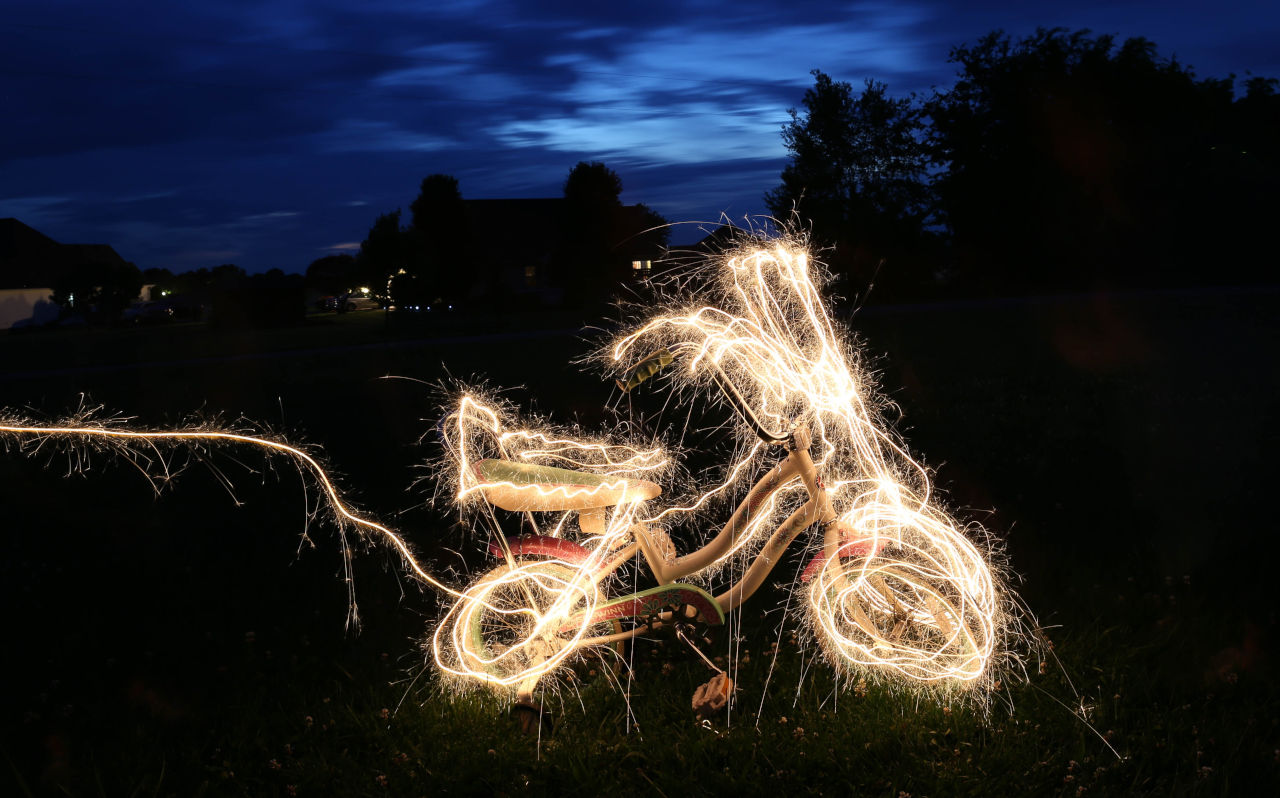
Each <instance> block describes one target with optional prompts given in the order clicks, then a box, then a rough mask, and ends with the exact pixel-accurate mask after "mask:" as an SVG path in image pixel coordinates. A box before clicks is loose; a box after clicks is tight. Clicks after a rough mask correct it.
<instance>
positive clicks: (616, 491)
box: [0, 239, 1015, 702]
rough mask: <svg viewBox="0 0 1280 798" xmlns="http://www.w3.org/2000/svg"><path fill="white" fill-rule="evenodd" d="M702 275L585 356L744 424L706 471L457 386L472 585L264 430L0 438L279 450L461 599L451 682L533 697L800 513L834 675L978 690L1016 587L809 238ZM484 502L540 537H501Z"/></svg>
mask: <svg viewBox="0 0 1280 798" xmlns="http://www.w3.org/2000/svg"><path fill="white" fill-rule="evenodd" d="M695 276H700V277H708V278H709V279H707V280H706V281H705V287H704V288H701V289H698V291H697V293H695V292H694V291H693V290H692V289H690V286H691V285H694V284H695V283H694V282H693V281H686V282H681V283H679V284H678V286H677V290H676V291H674V292H673V293H672V294H671V295H670V296H669V298H668V299H667V300H665V301H663V302H659V303H658V306H659V307H660V308H661V309H660V310H659V311H657V312H656V313H654V314H653V315H651V316H650V317H649V318H648V319H647V320H645V321H643V322H642V323H640V324H639V325H637V326H636V327H635V328H633V329H631V330H630V331H628V332H625V333H624V334H622V335H620V336H619V337H618V338H617V339H615V340H614V341H613V342H611V343H610V344H609V345H608V346H607V347H605V349H604V350H602V352H601V353H600V355H599V356H598V358H599V359H600V360H601V361H603V362H605V363H606V365H607V367H608V368H609V369H611V370H614V371H617V372H620V373H621V376H622V378H621V379H620V380H619V386H620V387H621V388H622V389H623V390H624V391H627V390H631V389H632V388H635V387H636V386H637V385H639V384H640V383H642V382H644V381H645V380H647V379H650V378H654V379H656V380H665V381H667V384H668V385H669V387H670V388H671V389H672V390H673V392H674V395H675V396H677V397H679V398H681V399H683V400H685V401H688V402H693V401H699V400H701V401H709V402H710V403H712V404H715V403H723V404H727V405H728V406H729V407H730V408H731V409H732V410H733V411H734V412H735V415H734V418H736V419H737V423H736V424H735V425H734V427H733V430H734V432H733V433H732V435H731V437H732V438H733V441H732V444H733V447H734V448H733V452H734V454H733V455H732V456H730V457H728V458H727V462H726V463H725V465H724V467H723V469H722V470H721V471H720V472H719V473H720V477H719V478H718V479H710V480H707V481H706V482H704V483H702V482H697V481H694V480H693V479H691V478H688V477H684V478H680V477H679V476H677V466H676V464H675V458H674V457H673V456H671V455H670V454H669V451H670V450H671V448H672V447H670V446H661V445H657V444H656V443H655V442H654V441H652V440H642V439H640V438H639V437H638V436H634V435H633V436H630V439H629V438H628V435H627V434H626V433H627V432H628V428H626V427H624V428H623V429H622V430H621V431H620V432H618V433H616V434H614V435H612V436H607V437H605V436H602V437H587V436H583V435H581V434H580V433H579V432H578V431H577V430H570V429H556V428H553V427H552V426H550V425H548V424H545V423H540V422H530V421H528V420H525V419H522V418H520V417H519V416H518V414H517V413H516V412H515V411H514V409H513V408H511V407H509V406H508V405H507V404H505V403H503V402H500V401H498V400H496V399H494V398H492V397H489V396H486V395H485V394H484V393H483V392H481V391H478V390H461V391H459V392H458V396H457V397H456V401H455V402H454V404H453V407H452V409H451V410H450V412H449V413H448V415H447V416H446V417H445V418H444V419H443V420H442V422H441V423H440V425H439V427H438V429H439V432H440V437H441V439H442V442H443V444H444V448H445V450H446V463H445V465H444V466H443V467H442V468H441V469H440V473H439V475H438V477H439V479H438V482H437V492H436V498H437V499H438V500H443V501H447V502H449V503H451V504H453V505H454V506H456V507H457V509H458V511H459V512H460V513H461V514H462V516H463V519H464V521H465V522H467V526H468V528H470V529H471V530H473V532H475V531H481V530H484V529H488V531H489V533H490V534H489V535H488V540H487V541H486V542H487V545H488V547H489V548H490V550H491V551H493V552H494V553H496V554H497V555H499V556H500V558H501V562H500V563H498V564H497V565H496V567H494V568H493V569H492V570H490V571H489V572H487V573H484V574H482V575H481V576H479V577H478V578H476V579H474V580H473V581H472V582H471V583H470V584H469V585H467V586H465V587H456V586H453V585H451V584H448V583H446V582H445V581H444V580H442V579H440V578H438V577H436V576H434V575H432V574H431V573H430V572H429V571H428V570H427V569H426V568H425V567H424V566H423V565H422V564H421V563H420V562H419V561H418V560H417V558H416V557H415V555H414V553H413V551H412V549H411V547H410V546H409V544H408V543H407V541H406V539H405V538H404V536H402V535H401V534H400V533H398V532H395V531H393V530H392V529H391V528H389V527H387V526H384V525H382V524H379V523H377V522H376V521H373V520H370V519H368V518H366V517H363V516H361V515H359V514H357V513H356V512H354V511H353V510H352V509H351V508H350V507H349V506H348V504H347V503H346V502H345V501H344V500H343V498H342V497H341V495H340V493H339V491H338V489H337V488H336V487H335V485H334V482H333V479H332V478H331V477H330V475H329V474H328V472H327V471H326V470H325V468H324V467H323V466H322V465H321V463H320V461H319V460H318V459H317V458H316V457H315V456H313V455H312V454H310V453H308V452H307V451H306V450H304V449H302V448H300V447H297V446H294V445H291V444H289V443H286V442H285V441H283V440H279V439H277V438H274V437H271V436H266V435H252V434H246V433H243V432H236V431H233V430H227V429H218V428H213V427H210V426H203V427H198V428H192V429H185V430H182V429H179V430H156V429H151V430H146V429H129V428H127V427H124V426H122V425H119V424H112V423H105V422H97V423H94V422H91V421H89V420H85V419H72V420H71V421H68V422H67V423H64V424H36V423H30V422H27V421H25V420H23V419H19V418H3V417H0V436H4V437H8V438H9V439H12V440H15V441H17V442H18V443H19V445H20V447H22V448H25V449H27V450H31V449H38V448H39V447H40V446H41V445H43V444H44V443H46V442H54V443H60V444H62V445H64V446H67V447H68V448H69V449H71V450H74V449H75V447H77V446H81V445H97V446H106V447H114V449H113V451H114V452H115V453H117V454H119V455H122V456H124V457H125V458H126V459H128V460H129V461H130V462H133V463H134V464H135V465H138V466H139V467H140V468H141V469H142V470H143V471H144V472H146V468H145V467H144V464H143V463H142V462H141V461H142V460H143V459H144V458H143V455H141V454H140V452H141V451H142V447H151V448H152V449H155V450H157V451H158V448H157V447H166V446H168V447H182V446H189V447H208V446H214V445H235V446H252V447H257V448H261V449H264V450H267V451H269V452H271V453H274V454H278V455H283V456H285V457H287V458H289V459H291V460H292V461H293V462H294V463H295V464H296V465H297V467H298V468H299V469H300V470H301V471H303V472H305V473H307V474H310V476H311V477H312V478H313V479H314V481H315V482H316V484H317V485H318V486H319V487H320V488H321V494H322V495H323V497H324V499H325V501H326V502H327V504H328V506H329V507H330V508H331V509H332V511H333V516H334V518H335V519H336V521H337V522H338V525H339V530H340V532H342V531H343V530H346V529H354V530H356V531H358V532H359V533H360V534H362V535H364V536H366V537H367V538H369V539H373V540H376V541H378V542H380V543H382V544H384V545H387V546H389V547H391V548H392V549H394V550H395V551H396V552H397V553H398V554H399V556H400V558H401V561H402V562H403V563H404V565H405V568H406V570H407V571H408V572H409V573H410V574H411V575H412V576H413V577H414V578H416V579H417V580H419V581H420V582H421V583H423V584H424V585H427V586H429V587H431V588H433V589H435V590H438V591H440V592H441V593H443V594H445V595H448V596H450V597H452V598H453V599H454V603H453V604H452V606H451V607H450V608H449V609H448V610H447V611H446V612H445V613H444V615H443V617H442V618H441V620H440V621H439V623H438V624H437V625H436V626H435V628H434V630H433V631H432V633H431V635H430V639H429V642H428V644H427V648H428V650H429V651H430V655H431V658H432V660H433V661H434V663H435V665H436V668H437V670H438V671H439V672H440V673H441V674H443V675H445V676H446V677H447V678H449V679H451V680H453V681H454V682H455V683H456V684H458V685H459V686H460V687H467V686H481V685H483V686H489V687H491V688H494V689H498V690H505V691H507V692H508V694H510V695H514V697H515V699H516V700H517V702H528V701H529V700H530V698H531V696H532V694H533V691H534V689H535V688H536V687H538V686H539V685H540V684H546V683H548V682H551V681H552V680H553V679H554V676H555V674H556V672H557V671H559V670H560V669H561V668H562V667H563V666H564V665H565V664H566V663H568V662H569V661H570V660H571V659H572V658H573V657H575V656H577V655H581V654H583V653H586V652H591V651H603V650H605V649H607V648H608V647H609V646H611V645H614V644H620V643H621V641H624V640H626V639H628V638H632V637H635V636H637V635H639V634H641V633H642V632H645V631H647V630H652V629H657V628H660V627H662V626H663V625H672V624H678V623H684V622H687V621H693V620H697V621H701V622H704V623H708V624H711V625H715V624H718V623H723V622H724V618H725V615H726V613H730V612H731V611H732V610H733V609H734V608H736V607H737V606H738V605H739V604H740V603H742V602H743V601H744V600H746V599H747V598H748V597H749V596H750V595H751V594H752V593H753V592H754V591H755V590H756V589H757V588H758V587H759V586H760V585H761V583H762V582H763V581H764V580H765V578H766V577H767V575H768V574H769V572H770V570H771V569H772V568H773V566H774V564H775V563H776V562H777V561H778V560H779V559H780V557H781V554H782V552H783V550H785V549H786V547H787V546H788V545H789V544H790V543H791V542H792V541H793V540H795V539H796V537H798V536H799V535H800V534H801V533H803V532H804V531H805V530H806V529H815V530H820V532H821V534H819V535H814V536H813V537H814V538H815V539H816V540H814V541H813V542H812V543H811V544H810V550H811V554H812V557H813V559H812V562H811V563H810V565H809V566H808V567H807V568H805V569H804V571H803V573H802V575H801V583H803V584H805V585H806V587H805V588H804V591H805V596H806V601H805V602H804V605H805V619H806V620H805V622H806V624H807V628H808V629H810V630H811V631H812V633H813V637H814V639H816V640H817V641H818V643H819V644H820V645H821V647H822V650H823V652H824V654H825V656H826V658H827V660H828V661H829V662H830V663H831V664H832V665H833V666H834V667H835V668H837V669H838V670H839V671H841V672H842V673H844V674H845V675H849V676H864V675H870V676H873V677H881V678H885V679H891V680H893V681H894V683H896V684H900V685H905V686H914V687H919V688H922V689H925V690H935V691H937V690H941V691H958V690H961V691H966V692H967V694H970V695H979V696H980V695H982V694H983V692H984V688H987V687H989V686H990V685H991V684H992V683H993V682H994V680H995V671H996V670H997V667H998V665H999V662H1000V661H1001V659H1002V657H1004V656H1005V655H1006V654H1007V653H1008V651H1009V649H1010V647H1011V646H1010V644H1011V641H1012V638H1013V636H1014V635H1015V632H1014V631H1013V630H1014V627H1015V621H1014V618H1015V613H1013V612H1012V611H1011V608H1012V607H1013V598H1012V594H1011V593H1010V592H1009V591H1008V590H1007V589H1006V588H1005V587H1004V585H1003V584H1002V582H1001V580H1000V578H999V572H998V570H995V569H993V566H992V561H993V554H992V550H991V545H990V543H989V541H987V540H985V539H984V538H983V533H982V532H981V530H979V529H977V528H976V527H973V528H962V527H961V526H960V525H959V524H958V523H957V522H956V521H955V520H954V519H953V518H952V517H951V516H950V515H948V514H947V512H946V511H945V510H944V509H943V508H942V507H941V506H940V505H939V503H938V501H936V499H935V498H934V496H933V490H932V486H931V481H930V475H929V472H928V471H927V469H925V468H924V467H923V466H921V465H920V464H919V463H917V462H916V461H915V460H914V459H913V458H912V457H911V456H910V454H909V453H908V452H907V450H906V448H905V446H904V445H903V444H902V443H901V442H900V441H899V439H898V438H897V437H896V436H895V435H894V434H893V432H892V431H891V429H890V427H889V425H888V424H886V423H885V422H884V421H883V410H884V406H883V404H882V401H883V400H881V399H879V398H878V395H877V394H876V392H875V390H874V386H873V384H872V382H871V380H870V379H869V378H868V376H867V375H866V373H865V372H864V371H863V370H862V369H861V367H860V365H859V361H858V357H857V352H856V350H855V349H854V347H853V346H852V344H851V343H850V341H849V339H848V337H847V336H846V335H845V334H844V333H843V332H842V331H841V330H840V328H839V326H838V325H837V324H836V323H835V322H834V321H833V320H832V318H831V317H830V315H829V314H828V312H827V309H826V306H825V304H824V301H823V298H822V293H821V286H822V282H823V280H824V279H826V277H825V273H824V272H823V270H822V268H821V266H820V265H819V264H816V263H814V262H813V261H811V260H810V258H809V256H808V254H807V253H806V251H805V249H804V247H803V245H802V242H800V243H796V242H792V241H789V240H776V241H761V240H758V239H756V240H749V241H746V242H745V243H744V245H743V246H741V247H740V248H738V249H736V250H734V251H732V252H730V253H728V254H727V255H726V256H724V257H723V258H721V259H718V260H716V261H714V262H713V263H711V264H709V265H708V266H707V267H705V270H704V271H703V272H702V273H701V274H699V275H695ZM664 366H670V367H671V368H668V369H667V370H666V371H665V372H662V373H661V375H660V374H659V371H660V370H661V369H662V367H664ZM779 447H781V448H783V449H785V455H784V456H783V457H782V458H781V459H780V458H779V457H778V450H779ZM664 485H665V486H667V487H672V486H673V485H674V490H675V493H676V495H675V501H674V502H673V503H672V504H671V505H670V506H668V507H666V508H665V509H664V508H662V507H657V506H654V505H655V500H656V499H657V498H658V497H659V496H660V495H661V493H662V492H663V487H662V486H664ZM731 497H741V504H739V505H738V507H737V509H736V510H734V511H733V513H732V516H731V517H730V518H729V520H728V522H727V523H725V524H724V526H723V528H722V529H721V531H720V532H719V533H717V534H716V535H714V536H713V537H712V538H711V539H710V540H708V541H706V542H705V543H704V544H703V545H702V546H701V547H700V548H698V549H696V550H695V551H692V552H690V553H688V554H685V555H683V556H679V555H678V553H677V551H676V547H675V546H674V544H673V543H672V540H671V535H670V532H671V531H674V530H675V529H676V528H677V527H678V526H681V525H684V526H696V525H698V524H701V523H703V522H705V521H706V520H707V519H708V518H710V516H711V512H712V510H714V509H717V508H720V507H722V506H723V505H724V503H725V501H726V500H727V499H729V498H731ZM495 510H502V511H505V512H507V513H510V514H513V515H514V516H515V517H516V518H517V519H518V520H517V521H516V523H517V525H518V526H519V527H523V528H527V529H528V530H530V531H531V534H524V535H521V536H519V537H510V536H508V535H507V534H506V532H505V531H504V524H503V520H502V519H501V518H500V517H499V516H498V514H497V513H496V512H495ZM342 540H343V547H344V549H343V550H344V554H345V553H346V552H347V551H348V549H347V547H346V544H345V537H342ZM346 556H349V555H346ZM637 559H639V560H642V561H643V562H644V563H646V564H647V565H648V567H649V570H650V572H651V573H652V575H653V577H654V578H655V580H656V581H657V583H658V585H657V587H652V588H649V589H647V590H640V591H638V592H631V591H634V590H635V588H634V587H631V586H627V587H625V588H624V586H623V584H622V582H623V580H622V578H621V577H620V576H619V569H621V568H622V567H623V566H624V565H626V564H627V563H630V562H633V561H636V560H637ZM735 563H736V564H741V565H743V566H744V567H743V569H742V572H741V574H740V578H739V579H738V581H737V582H736V583H734V584H732V585H731V586H729V587H728V588H727V589H724V590H722V591H721V592H719V593H718V594H717V595H712V594H711V593H708V592H707V590H705V589H704V588H703V587H699V586H698V585H695V584H693V583H691V582H687V581H681V580H690V579H691V580H698V581H699V582H700V583H701V584H703V585H706V586H707V587H708V588H709V587H711V585H712V583H713V582H714V581H715V580H716V578H717V577H718V576H720V575H722V574H723V573H724V571H725V569H726V567H727V566H729V565H731V564H735ZM619 593H621V595H620V596H619ZM353 606H354V605H353Z"/></svg>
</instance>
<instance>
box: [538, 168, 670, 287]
mask: <svg viewBox="0 0 1280 798" xmlns="http://www.w3.org/2000/svg"><path fill="white" fill-rule="evenodd" d="M621 194H622V178H620V177H619V176H618V174H617V172H614V171H613V170H612V169H610V168H609V167H607V166H605V165H604V164H603V163H600V162H599V161H580V162H579V163H578V164H577V165H575V166H574V167H573V169H571V170H569V175H568V177H566V178H565V181H564V200H565V202H564V215H563V217H562V220H561V245H560V252H559V253H558V257H557V260H558V261H559V263H560V267H561V269H562V272H561V282H562V285H563V288H564V292H565V300H566V302H567V303H568V304H570V305H574V306H578V307H592V308H598V306H599V305H600V304H602V303H604V302H607V301H609V300H610V299H612V298H613V296H614V295H615V294H616V293H617V292H618V290H619V287H620V286H621V284H622V283H623V281H624V280H625V279H626V278H627V275H628V273H629V271H630V264H631V262H632V261H633V260H648V259H651V258H654V257H656V255H657V252H658V250H660V249H661V247H662V246H664V245H665V244H666V241H667V235H668V232H669V231H668V228H667V227H666V220H665V219H663V218H662V217H661V216H659V215H658V214H657V213H655V212H653V211H652V210H650V209H649V208H647V207H645V206H643V205H635V206H625V205H623V204H622V199H621Z"/></svg>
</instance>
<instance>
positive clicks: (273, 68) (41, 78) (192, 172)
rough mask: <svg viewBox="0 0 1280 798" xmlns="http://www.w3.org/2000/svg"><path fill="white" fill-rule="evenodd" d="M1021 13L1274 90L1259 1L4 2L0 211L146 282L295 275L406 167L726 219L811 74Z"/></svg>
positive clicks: (935, 53)
mask: <svg viewBox="0 0 1280 798" xmlns="http://www.w3.org/2000/svg"><path fill="white" fill-rule="evenodd" d="M1037 26H1046V27H1051V26H1063V27H1067V28H1070V29H1077V28H1089V29H1091V30H1092V31H1094V32H1095V33H1112V34H1115V35H1117V37H1119V38H1120V39H1123V38H1124V37H1127V36H1145V37H1147V38H1149V39H1152V40H1153V41H1155V42H1156V44H1157V46H1158V48H1159V53H1160V55H1162V56H1165V57H1169V56H1176V57H1177V58H1178V59H1179V60H1180V61H1181V62H1183V63H1185V64H1190V65H1192V66H1193V67H1195V69H1196V72H1197V74H1198V75H1199V76H1201V77H1210V76H1212V77H1225V76H1226V75H1227V74H1228V73H1235V74H1237V75H1239V76H1243V75H1244V74H1245V73H1246V71H1248V72H1252V73H1253V74H1255V75H1264V76H1280V45H1278V44H1277V42H1280V4H1274V3H1261V2H1216V3H1205V2H1194V3H1191V2H1169V1H1168V0H1140V1H1137V2H1118V1H1116V0H1085V1H1084V2H1072V3H1060V4H1057V7H1056V8H1053V7H1049V6H1048V5H1047V4H1040V3H1026V2H1021V1H1020V0H986V1H985V2H963V3H962V2H950V3H948V2H920V1H919V0H908V1H907V2H893V3H890V2H854V3H843V4H837V3H831V2H806V1H805V0H792V2H785V3H783V2H777V0H770V1H769V2H760V1H759V0H702V1H701V2H662V1H661V0H658V1H654V2H646V3H643V4H641V3H635V4H629V3H628V4H621V3H618V4H615V3H607V2H595V3H585V2H515V1H514V0H509V1H507V2H503V1H502V0H497V1H495V2H485V0H430V1H425V0H424V1H420V2H405V1H399V0H359V1H358V2H357V0H326V1H325V2H291V1H290V0H265V1H264V0H242V1H237V2H227V1H226V0H221V1H218V2H205V3H173V2H158V1H156V2H104V1H103V0H79V1H76V0H71V1H69V2H59V1H58V0H41V2H18V3H12V2H9V3H5V4H4V6H3V13H2V14H0V108H2V109H3V114H0V116H3V118H4V123H3V124H0V217H7V216H15V217H17V218H19V219H21V220H22V221H24V222H26V223H28V224H30V225H32V226H33V227H35V228H37V229H38V230H40V231H42V232H44V233H45V234H47V235H49V236H52V237H53V238H55V239H57V240H59V241H62V242H64V243H108V244H111V245H112V246H114V247H115V248H116V249H117V251H119V252H120V254H121V255H123V256H124V257H125V258H127V259H129V260H132V261H134V262H135V263H137V264H138V265H139V266H140V267H142V268H149V267H165V268H169V269H171V270H173V271H175V272H177V271H185V270H187V269H191V268H197V267H201V266H215V265H218V264H220V263H228V262H231V263H236V264H239V265H240V266H243V267H245V268H246V269H248V270H249V271H262V270H266V269H269V268H272V267H279V268H282V269H284V270H285V271H302V270H304V269H305V268H306V266H307V264H308V263H310V262H311V261H312V260H314V259H316V258H318V257H321V256H323V255H326V254H331V253H334V252H343V251H355V250H356V249H358V247H359V242H360V240H361V239H362V238H364V236H365V234H366V232H367V231H368V229H369V226H370V225H371V224H372V222H373V220H374V218H375V217H376V216H377V214H379V213H381V212H384V211H388V210H394V209H395V208H397V207H401V208H405V209H406V210H407V208H408V205H409V203H410V202H411V201H412V199H413V197H414V196H415V195H416V192H417V185H418V182H419V181H420V180H421V179H422V177H424V176H426V175H428V174H431V173H434V172H445V173H449V174H452V175H454V176H456V177H457V178H458V179H459V182H460V185H461V189H462V192H463V195H464V196H465V197H467V198H471V199H479V198H495V197H543V196H558V195H559V193H560V188H561V185H562V183H563V181H564V178H565V176H566V175H567V173H568V171H569V169H570V168H571V167H572V166H573V165H574V164H575V163H576V162H578V161H579V160H602V161H604V162H605V163H606V164H608V165H609V166H610V167H612V168H613V169H614V170H616V171H617V172H618V173H619V174H620V175H621V176H622V179H623V182H624V184H625V191H624V193H623V197H622V198H623V200H624V201H625V202H644V203H647V204H648V205H650V206H651V207H653V208H654V209H655V210H657V211H658V212H659V213H661V214H663V215H664V216H666V217H667V218H668V219H669V220H671V221H701V222H714V221H715V220H716V219H717V218H718V217H720V215H721V214H727V215H728V216H729V217H731V218H735V219H740V218H741V217H742V216H743V215H744V214H753V213H761V212H764V210H765V207H764V203H763V201H762V194H763V193H764V192H765V191H767V190H769V189H771V188H773V187H775V186H776V184H777V182H778V175H779V172H780V171H781V169H782V165H783V161H784V158H785V152H784V150H783V147H782V143H781V139H780V137H779V135H778V133H779V129H780V127H781V125H782V124H783V123H784V122H786V121H787V115H786V110H787V109H788V108H789V107H794V106H797V105H799V104H800V100H801V97H802V96H803V93H804V90H805V89H806V88H807V87H808V86H810V85H811V84H812V78H811V77H810V75H809V71H810V70H812V69H815V68H816V69H821V70H823V71H825V72H827V73H828V74H830V75H831V76H832V77H833V78H835V79H837V80H844V81H849V82H851V83H853V84H854V85H855V86H858V85H860V84H861V82H862V81H863V80H864V79H865V78H875V79H878V80H883V81H885V82H886V83H888V85H889V88H890V91H891V92H892V93H894V94H906V93H908V92H911V91H916V92H924V93H927V92H928V91H929V90H930V87H932V86H947V85H949V84H950V83H951V80H952V76H953V74H954V69H953V67H952V66H951V65H949V64H948V63H947V62H946V59H947V53H948V51H949V49H950V48H951V47H952V46H955V45H958V44H962V43H966V42H973V41H974V40H976V39H977V38H978V37H979V36H981V35H982V34H984V33H986V32H989V31H991V30H993V29H995V28H1002V29H1004V30H1006V31H1007V32H1009V33H1010V34H1013V35H1015V36H1018V35H1023V34H1027V33H1030V32H1032V31H1033V30H1034V29H1035V28H1036V27H1037ZM697 237H698V236H697V233H696V229H694V228H684V230H680V229H677V231H676V232H675V234H674V235H673V236H672V240H673V241H674V242H676V243H681V242H684V241H689V240H692V239H696V238H697Z"/></svg>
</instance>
